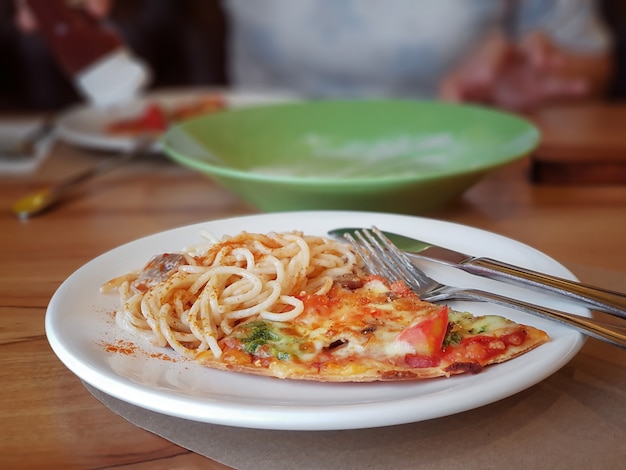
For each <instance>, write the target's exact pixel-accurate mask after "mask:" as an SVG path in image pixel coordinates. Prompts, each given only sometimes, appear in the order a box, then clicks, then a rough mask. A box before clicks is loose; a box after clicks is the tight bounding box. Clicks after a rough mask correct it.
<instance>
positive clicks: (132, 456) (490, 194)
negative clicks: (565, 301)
mask: <svg viewBox="0 0 626 470" xmlns="http://www.w3.org/2000/svg"><path fill="white" fill-rule="evenodd" d="M582 112H584V110H583V111H582ZM594 112H596V113H597V112H601V111H598V110H597V109H596V111H594ZM613 112H614V111H611V113H613ZM574 114H575V113H573V112H572V110H568V111H567V112H566V113H563V119H564V121H563V126H565V127H566V126H567V125H568V124H567V117H568V116H573V115H574ZM550 116H551V117H550V119H553V114H550ZM611 116H613V114H611ZM622 116H626V112H624V111H623V112H622ZM540 118H541V117H539V118H538V119H539V122H541V121H540ZM612 119H615V118H614V116H613V117H612ZM550 122H553V121H550ZM622 122H625V121H622ZM610 127H611V126H607V132H609V131H611V129H610ZM613 127H614V126H613ZM584 132H585V129H584V128H580V127H579V128H578V129H577V133H576V135H575V136H573V141H575V142H578V143H579V144H580V145H583V144H582V143H583V142H585V141H589V142H593V143H594V145H600V144H601V143H602V142H604V141H606V142H611V145H614V135H611V136H610V139H609V140H607V139H608V137H607V139H603V138H602V136H601V135H599V134H598V132H601V131H599V130H598V129H597V128H595V129H594V130H593V131H590V132H589V134H583V133H584ZM612 132H615V130H614V129H613V131H612ZM620 132H621V131H620ZM574 137H575V138H574ZM550 139H551V135H550V133H547V134H546V135H545V142H546V144H545V145H547V146H552V147H551V148H553V146H554V144H555V142H554V141H551V140H550ZM559 139H562V135H560V134H559V135H558V139H557V141H560V140H559ZM101 158H102V155H100V154H98V153H96V152H93V151H87V150H80V149H76V148H72V147H70V146H68V145H65V144H57V145H56V146H55V148H54V150H53V152H52V154H51V156H50V157H49V158H48V160H46V161H45V162H44V163H43V165H42V166H41V167H40V168H39V170H38V171H37V172H36V173H35V174H32V175H29V176H26V177H17V176H10V177H7V176H5V177H2V176H0V201H1V204H2V207H1V212H0V246H1V247H2V248H1V251H0V256H1V260H0V261H1V262H0V384H1V385H0V468H7V469H8V468H43V467H45V468H66V469H67V468H99V469H102V468H117V469H119V468H133V469H139V468H142V469H143V468H150V469H154V468H211V469H218V468H227V467H225V466H224V465H222V464H220V463H217V462H215V461H212V460H209V459H207V458H205V457H203V456H201V455H198V454H197V453H194V452H191V451H188V450H186V449H184V448H182V447H179V446H178V445H175V444H173V443H171V442H169V441H168V440H166V439H163V438H161V437H159V436H157V435H155V434H153V433H150V432H148V431H145V430H143V429H141V428H140V427H137V426H135V425H134V424H131V423H130V422H129V421H127V420H125V419H124V418H122V417H120V416H119V415H118V414H116V413H114V412H112V411H111V410H110V409H108V408H107V407H105V406H103V404H102V403H101V402H100V401H98V400H97V399H95V398H94V396H93V395H92V394H91V393H89V391H88V390H87V389H86V388H85V387H84V385H83V384H82V382H81V381H80V380H79V379H78V378H77V377H76V376H74V375H73V374H72V373H71V372H69V371H68V370H67V369H66V368H65V366H64V365H63V364H62V363H61V362H60V361H59V360H58V359H57V358H56V356H55V355H54V353H53V352H52V350H51V349H50V347H49V345H48V342H47V341H46V337H45V332H44V315H45V311H46V306H47V303H48V301H49V299H50V297H51V296H52V294H53V293H54V291H55V290H56V289H57V287H58V286H59V284H60V283H61V282H62V281H63V280H64V279H65V278H66V277H67V276H69V275H70V274H71V273H72V272H73V271H74V270H76V269H77V268H79V267H80V266H81V265H83V264H84V263H86V262H87V261H89V260H90V259H92V258H94V257H95V256H97V255H99V254H101V253H103V252H104V251H106V250H109V249H111V248H114V247H116V246H118V245H120V244H122V243H125V242H128V241H131V240H134V239H136V238H139V237H142V236H145V235H148V234H152V233H154V232H157V231H161V230H165V229H169V228H173V227H177V226H180V225H185V224H189V223H195V222H200V221H206V220H211V219H217V218H222V217H226V216H234V215H242V214H249V213H253V212H255V210H254V209H253V208H252V207H250V206H248V205H246V204H245V203H243V202H241V201H240V200H239V199H238V198H237V197H236V196H234V195H232V194H231V193H229V192H228V191H226V190H224V189H221V188H219V187H217V186H216V185H215V184H214V183H212V182H211V181H209V180H207V179H206V178H204V177H202V176H199V175H197V174H195V173H192V172H191V171H189V170H187V169H183V168H180V167H178V166H176V165H175V164H173V163H171V162H170V161H168V160H166V159H165V158H162V157H152V158H144V159H141V160H138V161H135V162H133V163H132V164H130V165H128V166H126V167H125V168H123V169H119V170H116V171H115V172H113V173H110V174H109V175H107V176H104V177H102V178H100V179H98V180H94V181H93V182H92V183H90V184H89V185H88V186H86V187H84V188H83V189H82V190H80V191H79V192H78V194H76V195H75V197H73V198H72V199H71V200H69V201H67V202H66V203H65V204H63V205H62V206H60V207H58V208H57V209H55V210H54V211H52V212H49V213H47V214H45V215H42V216H39V217H36V218H33V219H30V220H23V221H22V220H18V219H16V218H15V217H14V216H13V215H12V214H11V213H10V212H9V208H10V206H11V204H12V203H13V202H14V201H15V200H16V199H17V198H19V197H20V196H22V195H24V194H25V193H27V192H29V191H31V190H34V189H37V188H38V187H39V186H40V185H42V184H44V183H48V182H51V181H54V180H57V179H59V178H61V177H63V176H64V175H67V174H68V173H70V172H73V171H75V170H78V169H79V168H80V167H85V166H87V165H91V164H93V163H95V162H97V161H98V160H99V159H101ZM622 158H624V159H626V152H625V153H622ZM528 172H529V160H528V159H526V160H524V161H522V162H519V163H517V164H514V165H511V166H509V167H506V168H504V169H502V170H500V171H497V172H496V173H494V174H492V175H491V176H489V177H488V178H486V179H485V180H483V181H482V182H480V183H479V184H477V185H476V186H475V187H474V188H472V189H471V190H469V191H468V192H467V193H466V194H465V195H464V197H463V198H462V199H461V200H459V201H458V202H456V203H454V204H453V205H451V206H449V207H447V208H445V209H442V210H439V211H436V212H433V213H431V214H428V215H429V216H431V217H434V218H439V219H445V220H450V221H454V222H458V223H462V224H467V225H471V226H475V227H479V228H482V229H485V230H489V231H493V232H496V233H499V234H502V235H505V236H509V237H511V238H515V239H517V240H519V241H521V242H524V243H527V244H529V245H532V246H534V247H536V248H537V249H539V250H541V251H543V252H545V253H547V254H548V255H550V256H552V257H554V258H556V259H557V260H559V261H561V262H562V263H564V264H565V265H566V266H568V267H570V269H572V270H573V271H574V272H575V273H577V274H579V275H580V276H583V278H584V279H585V278H586V279H587V280H591V281H602V282H605V283H607V284H610V285H607V284H605V285H606V286H607V287H611V288H614V289H617V290H621V291H625V292H626V281H625V279H626V249H625V248H626V243H625V242H626V186H623V185H621V186H619V185H613V186H611V185H599V186H594V185H584V186H576V185H546V184H541V185H534V184H532V183H530V182H529V177H528ZM591 383H593V385H591ZM585 387H592V388H594V389H593V390H587V389H585ZM592 392H593V393H592ZM596 392H598V393H599V394H600V395H598V397H599V396H602V397H603V398H602V399H600V398H598V399H594V398H593V397H594V396H595V395H594V393H596ZM525 393H526V395H523V396H522V397H521V398H519V397H518V398H516V399H514V402H512V404H511V403H510V402H504V404H502V403H500V404H493V405H488V406H487V407H483V408H482V409H481V410H480V411H476V412H469V414H468V413H462V414H461V415H460V416H459V417H455V418H451V419H450V420H447V421H446V420H437V421H436V422H433V423H432V424H431V425H430V426H432V427H431V429H432V430H433V432H436V433H438V434H439V435H440V440H441V442H440V445H441V451H440V453H436V452H435V453H429V454H428V456H429V457H427V458H426V459H425V460H424V461H422V462H420V463H421V466H420V468H440V466H442V467H443V466H444V465H445V466H446V468H473V466H472V465H471V462H472V461H473V459H474V458H476V456H477V455H478V454H476V452H481V455H483V456H484V455H485V452H507V455H509V456H510V455H511V454H512V451H513V448H514V447H516V445H515V442H517V441H518V440H519V439H524V441H523V444H524V445H525V446H529V447H528V450H527V452H529V453H531V454H532V453H533V452H535V453H537V452H544V453H546V454H549V456H548V457H549V458H547V460H546V461H557V462H562V463H563V464H564V465H565V464H567V468H591V466H587V464H594V465H592V466H593V467H595V468H611V466H612V465H613V464H614V463H615V462H619V461H620V460H619V459H618V457H619V456H621V457H620V458H621V459H622V462H623V461H624V458H626V424H625V422H626V408H625V404H626V351H623V350H620V349H618V348H615V347H611V346H608V345H605V344H603V343H599V342H597V341H591V340H590V341H588V342H587V343H586V345H585V346H584V348H583V349H582V351H581V352H580V353H579V354H578V356H577V357H576V358H575V359H574V360H573V361H572V362H570V364H568V365H567V366H566V367H565V368H563V369H562V370H561V371H559V372H558V373H556V374H555V375H554V376H553V377H551V378H549V379H547V380H546V381H544V383H542V384H539V385H537V386H535V387H533V388H532V389H531V390H530V391H529V392H525ZM602 394H604V395H602ZM582 397H584V398H585V399H583V398H582ZM607 397H608V399H607ZM533 404H537V407H534V406H533ZM509 405H511V406H512V407H513V408H515V407H518V408H519V407H520V406H521V407H522V408H524V406H528V409H525V408H524V409H523V410H522V411H523V412H524V413H525V414H526V415H527V418H526V419H525V420H524V422H522V423H512V424H510V426H509V425H507V424H506V420H507V419H508V411H507V410H509V408H507V407H508V406H509ZM490 412H491V413H492V414H491V415H490V414H489V413H490ZM494 412H498V413H499V414H498V415H495V414H493V413H494ZM472 413H478V414H472ZM476 416H480V417H481V420H482V424H481V426H482V425H484V426H485V427H484V428H476V429H474V428H471V426H472V425H470V424H468V422H469V420H470V419H474V418H475V417H476ZM459 426H461V429H463V426H470V427H469V428H468V429H474V434H479V435H480V438H479V437H471V436H461V437H460V436H458V435H456V434H455V431H454V430H458V429H459ZM453 429H454V430H453ZM480 429H487V430H486V431H484V433H483V434H481V432H480ZM489 429H496V430H498V431H497V432H498V433H501V432H502V430H503V429H506V433H504V434H500V435H493V434H492V431H489ZM539 432H541V434H542V435H537V434H538V433H539ZM450 436H456V438H458V439H461V438H463V439H470V440H469V441H467V442H470V443H472V445H471V446H470V445H469V444H467V443H466V444H465V445H462V443H459V444H460V445H459V446H457V447H455V445H456V444H454V445H453V444H451V443H450V442H446V439H447V438H449V437H450ZM431 438H433V439H436V437H431ZM472 439H473V440H472ZM463 442H466V441H463ZM555 442H556V443H557V444H558V445H557V444H555ZM581 442H584V443H585V445H584V446H582V447H581V445H580V443H581ZM551 443H552V444H551ZM507 446H510V447H511V448H510V449H509V450H508V451H507ZM519 452H521V450H519V449H518V450H516V451H515V453H513V454H514V455H516V459H517V460H516V461H513V462H507V466H508V467H509V468H523V467H524V466H527V464H528V462H532V460H527V461H525V460H524V459H522V460H520V459H519ZM531 454H528V455H531ZM435 455H436V457H435ZM616 456H617V457H616ZM494 458H495V459H496V461H497V462H501V461H503V459H504V461H506V458H507V456H506V455H505V456H500V455H497V456H495V457H494ZM535 458H538V457H535ZM542 458H543V457H542ZM531 467H532V465H531V466H530V467H528V468H531ZM483 468H484V467H483ZM554 468H557V467H554ZM559 468H565V467H559ZM616 468H617V467H616Z"/></svg>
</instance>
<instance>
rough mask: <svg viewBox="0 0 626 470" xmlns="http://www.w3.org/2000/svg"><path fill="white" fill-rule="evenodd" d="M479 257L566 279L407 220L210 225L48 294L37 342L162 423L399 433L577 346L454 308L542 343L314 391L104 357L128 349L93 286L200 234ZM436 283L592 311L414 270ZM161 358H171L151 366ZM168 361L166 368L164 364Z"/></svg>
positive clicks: (545, 263)
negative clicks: (338, 233) (338, 234)
mask: <svg viewBox="0 0 626 470" xmlns="http://www.w3.org/2000/svg"><path fill="white" fill-rule="evenodd" d="M371 225H376V226H378V227H379V228H381V229H383V230H388V231H393V232H396V233H400V234H404V235H415V236H417V237H419V238H422V239H425V240H429V241H433V242H437V243H440V244H442V245H446V246H449V247H452V248H456V249H459V250H463V251H466V252H468V253H471V254H475V255H487V256H491V257H494V258H499V259H502V260H504V261H508V262H512V263H516V264H519V265H523V266H526V267H529V268H533V269H536V270H539V271H545V272H547V273H550V274H554V275H558V276H561V277H565V278H569V279H574V277H573V275H572V274H571V273H570V272H569V271H568V270H567V269H566V268H565V267H563V266H562V265H560V264H559V263H558V262H557V261H555V260H553V259H551V258H549V257H548V256H546V255H545V254H543V253H541V252H539V251H537V250H535V249H533V248H530V247H529V246H527V245H523V244H521V243H519V242H516V241H513V240H511V239H508V238H504V237H502V236H499V235H495V234H492V233H489V232H485V231H481V230H478V229H474V228H470V227H466V226H462V225H457V224H452V223H449V222H442V221H437V220H431V219H424V218H418V217H411V216H402V215H392V214H378V213H365V212H293V213H276V214H264V215H255V216H246V217H238V218H232V219H225V220H218V221H210V222H206V223H201V224H196V225H191V226H186V227H181V228H178V229H174V230H169V231H166V232H162V233H158V234H155V235H151V236H148V237H146V238H142V239H139V240H136V241H134V242H131V243H128V244H126V245H123V246H120V247H118V248H116V249H114V250H111V251H109V252H108V253H105V254H103V255H101V256H99V257H98V258H96V259H94V260H93V261H91V262H89V263H87V264H86V265H85V266H83V267H82V268H80V269H79V270H78V271H76V272H75V273H74V274H72V275H71V276H70V277H69V278H68V279H67V280H66V281H65V282H64V283H63V284H62V285H61V287H60V288H59V289H58V291H57V292H56V293H55V294H54V296H53V298H52V300H51V302H50V305H49V307H48V312H47V315H46V333H47V335H48V340H49V342H50V345H51V346H52V349H53V350H54V352H55V353H56V354H57V355H58V357H59V358H60V359H61V361H63V363H65V365H66V366H67V367H68V368H69V369H70V370H71V371H72V372H74V373H75V374H76V375H77V376H78V377H80V378H81V379H82V380H84V381H85V382H87V383H89V384H91V385H93V386H94V387H96V388H97V389H99V390H101V391H102V392H105V393H107V394H109V395H112V396H114V397H116V398H118V399H121V400H124V401H126V402H128V403H131V404H134V405H137V406H139V407H143V408H146V409H149V410H153V411H157V412H160V413H164V414H166V415H171V416H176V417H180V418H186V419H190V420H194V421H200V422H207V423H213V424H223V425H232V426H239V427H249V428H262V429H282V430H337V429H357V428H367V427H377V426H386V425H394V424H403V423H409V422H415V421H420V420H427V419H431V418H436V417H440V416H445V415H450V414H453V413H458V412H461V411H465V410H469V409H472V408H476V407H479V406H482V405H485V404H488V403H491V402H494V401H496V400H499V399H502V398H505V397H507V396H510V395H512V394H514V393H517V392H519V391H521V390H524V389H526V388H528V387H530V386H532V385H534V384H535V383H537V382H539V381H541V380H543V379H544V378H546V377H548V376H549V375H551V374H552V373H554V372H555V371H557V370H558V369H560V368H561V367H562V366H563V365H565V364H566V363H567V362H568V361H569V360H570V359H571V358H572V357H573V356H574V355H575V354H576V353H577V352H578V350H579V349H580V348H581V347H582V345H583V342H584V341H583V336H582V335H581V334H579V333H578V332H575V331H574V330H571V329H568V328H566V327H563V326H561V325H559V324H556V323H552V322H550V321H547V320H543V319H541V318H538V317H534V316H531V315H527V314H523V313H520V312H516V311H513V310H508V309H503V308H501V307H496V306H493V305H490V304H484V303H467V302H466V303H455V304H454V306H455V307H457V308H463V309H465V310H468V311H470V312H474V313H476V314H487V313H500V314H504V315H506V316H507V317H509V318H511V319H513V320H516V321H522V322H524V323H527V324H531V325H534V326H537V327H539V328H542V329H544V330H545V331H547V332H548V333H549V334H550V336H551V337H552V341H551V342H549V343H548V344H545V345H542V346H541V347H539V348H537V349H535V350H533V351H530V352H529V353H527V354H525V355H523V356H521V357H518V358H516V359H513V360H511V361H509V362H506V363H503V364H498V365H495V366H492V367H488V368H486V369H485V370H483V371H482V372H481V373H480V374H476V375H466V376H457V377H451V378H442V379H434V380H425V381H419V382H403V383H388V382H387V383H365V384H358V383H355V384H323V383H315V382H304V381H292V380H279V379H273V378H268V377H260V376H252V375H245V374H239V373H235V372H224V371H216V370H211V369H208V368H203V367H201V366H199V365H196V364H194V363H193V362H191V361H187V360H182V359H176V358H175V356H174V354H170V353H169V352H168V351H167V350H163V349H159V348H154V347H151V346H149V345H145V344H142V345H141V346H140V348H139V349H138V351H137V352H136V353H135V354H133V355H125V354H120V353H114V352H107V351H106V350H105V346H104V344H111V343H116V342H117V341H120V340H121V341H132V342H135V343H136V341H135V340H133V339H132V337H130V336H128V335H127V334H125V333H123V332H120V331H119V330H118V329H117V328H116V327H115V325H114V320H113V317H112V311H113V310H114V308H115V307H116V305H117V303H118V298H117V296H116V295H101V294H99V291H98V289H99V287H100V285H101V284H103V283H104V282H105V281H107V280H109V279H110V278H112V277H115V276H117V275H120V274H123V273H126V272H128V271H130V270H133V269H136V268H138V267H141V266H143V264H144V263H145V262H146V261H147V260H148V259H149V258H150V257H152V256H153V255H154V254H158V253H162V252H165V251H168V250H180V249H183V248H184V247H186V246H189V245H192V244H194V243H197V242H199V241H200V240H201V239H200V235H199V234H200V231H201V230H203V229H206V230H209V231H210V232H211V233H213V234H215V235H217V236H221V235H224V234H233V235H234V234H237V233H239V232H241V231H244V230H246V231H249V232H261V233H264V232H270V231H288V230H294V229H297V230H302V231H303V232H305V233H307V234H313V235H315V234H317V235H325V234H326V232H327V230H329V229H332V228H337V227H357V226H365V227H369V226H371ZM422 267H423V268H424V269H425V270H426V271H428V272H429V273H431V274H435V275H437V276H438V277H439V278H441V279H442V280H446V281H448V282H455V283H456V284H457V285H461V284H462V285H471V286H475V287H479V288H486V289H490V290H492V291H495V292H499V293H501V294H505V295H510V296H514V297H518V298H525V299H526V300H528V301H532V302H535V303H540V304H543V305H547V306H551V307H555V308H562V309H564V310H565V309H567V310H569V311H572V312H575V313H579V314H582V315H587V316H589V315H590V312H589V311H588V310H586V309H583V308H578V307H575V306H572V305H570V304H568V303H567V302H565V301H560V300H559V299H557V298H556V297H553V296H547V295H545V296H544V295H541V294H537V293H533V292H531V291H525V290H523V289H521V288H517V287H513V286H507V285H504V284H501V283H498V282H496V281H491V280H487V279H481V278H478V277H474V276H471V275H469V274H466V273H461V272H459V271H458V270H452V269H450V268H441V267H437V266H435V265H433V264H424V265H423V266H422ZM163 353H165V354H168V355H169V357H170V359H169V360H168V359H164V358H160V359H159V358H158V357H157V355H158V354H163ZM172 358H173V359H174V360H172Z"/></svg>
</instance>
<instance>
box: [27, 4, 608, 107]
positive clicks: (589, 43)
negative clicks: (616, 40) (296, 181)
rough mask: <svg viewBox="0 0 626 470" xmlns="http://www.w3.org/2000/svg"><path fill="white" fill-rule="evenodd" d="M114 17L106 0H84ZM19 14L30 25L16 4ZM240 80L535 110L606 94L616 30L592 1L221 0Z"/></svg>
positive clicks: (305, 90)
mask: <svg viewBox="0 0 626 470" xmlns="http://www.w3.org/2000/svg"><path fill="white" fill-rule="evenodd" d="M84 3H86V4H87V5H88V8H89V9H90V11H92V12H93V13H94V14H95V15H98V16H103V15H106V14H107V12H108V11H109V9H110V8H111V2H110V1H109V0H85V1H84ZM18 6H19V8H18V9H17V21H18V24H20V26H21V28H22V30H24V31H33V30H35V29H36V22H34V21H33V18H32V16H31V15H30V14H29V12H28V9H27V8H24V5H23V2H21V1H20V2H18ZM222 8H223V10H224V12H225V15H226V18H227V20H228V31H229V34H228V44H227V51H228V53H229V56H228V60H227V64H228V75H229V82H230V85H231V86H233V87H235V88H244V89H254V90H267V91H281V92H285V91H287V92H293V93H297V94H300V95H303V96H306V97H311V98H339V97H341V98H346V97H348V98H357V97H358V98H363V97H401V98H428V99H432V98H440V99H444V100H450V101H458V102H476V103H482V104H486V105H491V106H496V107H500V108H504V109H510V110H528V109H532V108H533V107H536V106H539V105H542V104H545V103H550V102H554V101H566V100H580V99H585V98H591V97H598V96H601V95H602V94H603V93H604V91H605V89H606V86H607V83H608V80H609V78H610V76H611V67H612V63H611V59H610V57H611V54H610V51H611V38H610V34H609V32H608V31H607V29H606V27H605V25H604V24H603V23H602V21H601V20H600V18H599V16H598V12H597V11H596V3H595V2H594V1H593V0H554V1H550V2H546V1H543V0H515V1H513V0H511V1H484V0H388V1H386V2H380V1H378V0H326V1H324V0H297V1H286V0H255V1H249V0H224V1H223V2H222Z"/></svg>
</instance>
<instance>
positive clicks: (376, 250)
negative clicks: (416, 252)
mask: <svg viewBox="0 0 626 470" xmlns="http://www.w3.org/2000/svg"><path fill="white" fill-rule="evenodd" d="M354 233H355V235H356V239H355V238H354V237H353V236H351V235H350V234H345V238H346V239H347V240H348V241H349V242H350V243H351V244H352V246H353V247H354V249H355V251H356V252H357V253H358V254H359V256H360V257H361V259H363V262H364V263H365V266H366V267H367V269H368V270H369V271H370V273H372V274H377V275H380V276H383V277H385V278H387V279H389V280H390V281H391V282H395V281H399V280H402V281H404V282H406V283H407V285H408V286H409V287H410V288H411V289H414V290H419V288H420V279H421V273H420V272H419V271H416V269H415V267H414V266H413V264H412V263H411V261H410V260H409V259H408V258H407V256H406V255H405V254H404V253H402V251H400V249H398V247H397V246H395V245H394V244H393V243H392V242H391V240H389V239H388V238H387V237H386V236H385V235H384V234H383V233H382V232H381V231H380V230H379V229H378V228H376V227H372V228H371V229H360V230H357V231H355V232H354Z"/></svg>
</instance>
